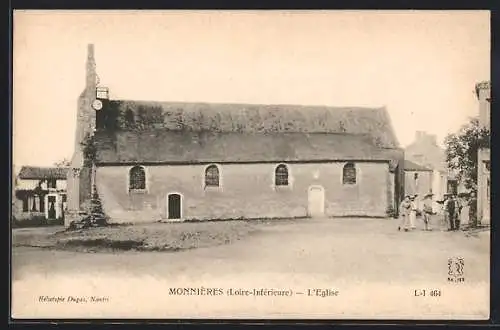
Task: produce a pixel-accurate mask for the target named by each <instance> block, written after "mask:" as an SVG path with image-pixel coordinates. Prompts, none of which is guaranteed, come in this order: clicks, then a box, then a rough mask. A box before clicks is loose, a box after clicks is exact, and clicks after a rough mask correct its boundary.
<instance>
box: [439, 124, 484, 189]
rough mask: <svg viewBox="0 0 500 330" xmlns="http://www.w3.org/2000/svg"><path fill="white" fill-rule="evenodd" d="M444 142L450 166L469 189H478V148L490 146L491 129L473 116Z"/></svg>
mask: <svg viewBox="0 0 500 330" xmlns="http://www.w3.org/2000/svg"><path fill="white" fill-rule="evenodd" d="M444 143H445V146H446V162H447V163H448V168H449V169H451V170H453V171H456V173H457V175H458V180H460V181H463V182H464V184H465V187H466V188H467V189H470V190H473V191H476V190H477V169H478V164H477V162H478V159H477V156H478V150H479V149H481V148H489V147H490V131H489V130H488V129H487V128H483V127H481V126H480V125H479V120H478V119H477V118H471V119H470V121H469V122H468V123H467V124H465V125H463V126H462V127H461V128H460V130H459V131H458V132H456V133H452V134H448V136H446V138H445V141H444Z"/></svg>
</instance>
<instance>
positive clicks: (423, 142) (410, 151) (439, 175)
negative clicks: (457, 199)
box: [405, 131, 455, 200]
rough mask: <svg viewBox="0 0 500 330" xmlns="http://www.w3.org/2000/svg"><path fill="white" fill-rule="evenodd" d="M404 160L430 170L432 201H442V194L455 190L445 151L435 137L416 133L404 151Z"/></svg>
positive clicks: (419, 132)
mask: <svg viewBox="0 0 500 330" xmlns="http://www.w3.org/2000/svg"><path fill="white" fill-rule="evenodd" d="M405 159H406V160H409V161H411V162H413V163H416V164H418V165H421V166H424V167H426V168H429V169H431V170H432V187H431V190H432V193H433V194H434V200H442V199H443V197H444V194H446V193H448V192H452V191H451V190H454V189H455V185H454V183H453V181H452V180H453V178H452V177H450V173H449V170H448V164H447V163H446V155H445V151H444V149H443V148H441V147H440V146H439V145H438V144H437V138H436V135H433V134H428V133H426V132H423V131H417V132H416V134H415V140H414V141H413V142H412V143H411V144H410V145H408V146H407V147H406V149H405Z"/></svg>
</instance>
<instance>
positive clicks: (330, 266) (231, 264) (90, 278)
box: [12, 219, 489, 318]
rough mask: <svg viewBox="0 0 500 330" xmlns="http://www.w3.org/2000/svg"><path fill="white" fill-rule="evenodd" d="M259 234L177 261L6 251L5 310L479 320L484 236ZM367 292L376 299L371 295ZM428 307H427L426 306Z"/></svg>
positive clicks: (361, 230)
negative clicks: (88, 302)
mask: <svg viewBox="0 0 500 330" xmlns="http://www.w3.org/2000/svg"><path fill="white" fill-rule="evenodd" d="M262 228H263V230H262V231H261V232H259V233H257V234H255V235H250V236H248V237H246V238H243V239H241V240H239V241H236V242H235V243H232V244H228V245H221V246H216V247H208V248H199V249H195V250H189V251H183V252H176V253H165V252H120V253H78V252H65V251H54V250H45V249H36V248H22V247H20V248H14V249H13V256H12V266H13V295H14V296H15V295H16V292H17V295H18V298H17V299H14V301H13V305H14V306H13V307H14V309H15V308H16V306H17V308H18V315H21V316H22V315H29V313H30V312H33V311H34V310H36V311H37V313H38V314H37V315H57V310H55V309H50V306H48V305H46V304H42V305H40V304H37V303H34V302H33V301H35V300H36V297H38V295H41V294H45V295H50V294H56V292H57V293H61V294H63V295H67V294H69V293H71V294H76V293H75V292H76V291H78V290H80V291H78V292H83V294H87V293H89V292H92V293H93V294H103V293H104V292H107V294H108V295H110V296H111V299H112V301H114V303H115V304H118V305H112V304H111V303H110V304H108V305H106V306H108V308H109V309H106V308H105V307H104V306H94V307H95V308H97V309H92V308H94V307H92V308H91V307H89V309H88V310H86V309H85V308H81V307H80V308H79V309H71V308H73V307H71V306H69V305H67V306H66V307H67V308H70V309H71V311H73V312H72V313H73V314H72V315H77V316H81V317H83V316H85V315H87V314H86V313H96V311H100V312H99V313H104V314H102V315H104V316H106V317H110V315H111V316H112V317H115V316H116V317H120V315H121V317H124V315H125V316H135V317H155V316H163V317H176V316H177V317H181V316H197V315H200V316H203V315H204V316H205V317H207V316H212V315H213V316H218V317H224V316H228V317H229V316H232V317H234V316H236V317H237V316H238V315H240V316H246V317H251V316H255V315H257V316H259V315H260V316H261V317H264V316H272V315H278V314H279V315H284V316H286V315H288V316H290V317H293V315H289V314H287V313H286V311H288V312H290V313H292V311H293V312H294V313H299V314H300V313H310V315H315V316H316V317H318V313H322V314H321V317H327V318H328V317H332V316H337V317H347V318H349V317H352V318H356V317H362V316H365V317H366V316H367V315H371V316H372V317H385V318H390V317H391V315H394V317H396V318H397V317H405V315H406V316H409V317H410V318H415V317H414V314H417V315H421V316H425V315H432V316H433V317H436V318H443V317H445V318H446V317H450V318H454V316H455V318H456V317H457V315H461V316H464V315H465V314H464V313H468V314H467V315H465V317H478V316H480V317H485V316H486V317H487V311H485V308H487V306H488V304H489V301H488V295H487V294H488V290H489V232H481V233H478V234H474V235H472V236H468V235H465V234H464V233H463V232H440V231H432V232H425V231H421V230H419V229H417V230H415V231H413V232H408V233H404V232H398V231H397V229H396V228H397V224H396V221H395V220H388V219H324V220H296V221H290V222H284V223H277V224H274V225H271V226H265V227H262ZM451 257H461V258H463V259H464V261H465V267H464V278H465V283H464V284H462V286H460V284H450V283H447V280H446V279H447V276H448V274H447V273H448V265H447V262H448V259H449V258H451ZM75 283H78V285H75ZM186 285H189V286H193V285H199V286H205V287H206V286H210V285H212V286H220V287H222V288H224V289H226V288H228V287H231V286H232V287H234V286H239V287H241V286H248V287H252V286H258V285H260V286H266V287H280V286H282V287H289V288H290V287H293V288H299V289H300V288H302V289H305V287H306V286H313V287H332V286H336V287H339V290H340V291H341V292H344V295H343V298H342V299H350V300H348V301H346V300H343V301H342V303H341V304H340V305H338V304H337V305H336V306H335V307H334V306H332V305H324V304H325V303H326V302H327V301H331V300H314V301H308V302H307V304H311V303H312V305H311V306H314V307H311V308H309V307H306V305H307V304H306V303H305V301H303V300H300V299H299V298H301V297H299V296H296V297H295V298H293V299H295V300H294V301H295V302H294V303H291V300H286V302H285V300H279V301H278V300H276V299H274V300H273V299H267V300H259V302H257V301H256V300H254V299H253V300H252V299H250V298H246V299H244V298H242V297H239V298H237V300H235V299H236V298H234V297H225V298H226V299H227V300H220V301H218V302H217V303H215V301H213V302H211V300H210V299H209V298H203V299H202V298H200V297H198V298H196V297H189V299H191V300H189V301H187V300H183V299H188V298H186V297H184V298H182V297H181V298H179V297H170V296H169V295H168V288H171V287H173V286H186ZM421 288H427V289H430V288H434V289H441V290H442V291H443V297H441V298H439V299H434V300H425V299H417V298H415V297H410V296H411V294H412V293H413V290H414V289H421ZM75 290H76V291H75ZM82 290H83V291H82ZM373 290H375V292H376V293H377V294H375V295H373V292H372V291H373ZM370 292H371V293H370ZM120 295H125V296H127V297H130V299H133V300H134V301H135V302H136V303H138V304H143V307H144V309H140V308H139V309H137V308H138V307H137V306H138V305H134V304H132V302H131V301H128V300H127V299H128V298H127V299H125V298H119V297H122V296H120ZM113 297H114V298H113ZM139 297H140V298H139ZM153 297H154V298H153ZM384 297H385V298H384ZM174 298H175V299H174ZM195 298H196V299H197V300H193V299H195ZM113 299H114V300H113ZM124 299H125V300H127V301H125V300H124ZM138 299H139V300H138ZM145 299H146V300H145ZM151 299H153V300H154V301H155V303H153V302H152V301H150V300H151ZM172 299H174V300H172ZM200 299H202V300H200ZM207 299H208V300H207ZM211 299H215V298H211ZM217 299H223V298H217ZM301 299H302V298H301ZM311 299H312V298H311ZM339 299H340V298H339ZM426 299H427V298H426ZM457 299H458V300H457ZM337 301H339V300H337ZM431 302H433V304H434V305H432V304H431V305H429V304H430V303H431ZM30 304H35V305H30ZM162 304H168V305H169V307H168V308H166V307H165V306H162ZM186 304H188V305H189V306H191V307H190V308H187V307H186V306H187V305H186ZM200 304H201V305H200ZM314 304H316V305H314ZM318 304H320V305H318ZM35 306H38V307H36V308H35ZM133 306H136V307H133ZM192 306H197V307H196V308H194V309H193V307H192ZM217 306H219V307H217ZM44 308H45V309H44ZM377 308H378V309H377ZM373 309H376V311H378V312H374V311H373ZM228 312H230V313H229V315H226V314H227V313H228ZM51 313H52V314H51ZM54 313H56V314H54ZM68 313H69V310H68ZM151 313H153V314H151ZM190 313H191V314H190ZM193 313H195V314H196V315H193ZM242 313H243V314H242ZM248 313H250V314H248ZM329 313H330V314H329ZM388 313H389V314H390V315H388ZM425 313H427V314H425ZM292 314H293V313H292ZM469 314H470V315H469ZM92 315H94V314H92ZM294 315H295V314H294ZM308 315H309V314H308ZM302 316H304V315H302ZM306 316H307V315H306ZM412 316H413V317H412ZM417 318H418V317H417Z"/></svg>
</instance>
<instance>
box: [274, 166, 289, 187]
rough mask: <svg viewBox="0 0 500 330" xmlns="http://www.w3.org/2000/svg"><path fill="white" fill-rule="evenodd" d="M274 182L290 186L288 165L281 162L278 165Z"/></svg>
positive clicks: (278, 184)
mask: <svg viewBox="0 0 500 330" xmlns="http://www.w3.org/2000/svg"><path fill="white" fill-rule="evenodd" d="M274 182H275V184H276V185H277V186H288V167H287V166H286V165H284V164H281V165H278V166H277V167H276V170H275V171H274Z"/></svg>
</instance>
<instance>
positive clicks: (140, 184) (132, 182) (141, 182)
mask: <svg viewBox="0 0 500 330" xmlns="http://www.w3.org/2000/svg"><path fill="white" fill-rule="evenodd" d="M144 189H146V171H145V170H144V167H142V166H134V167H132V168H131V169H130V172H129V190H144Z"/></svg>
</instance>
